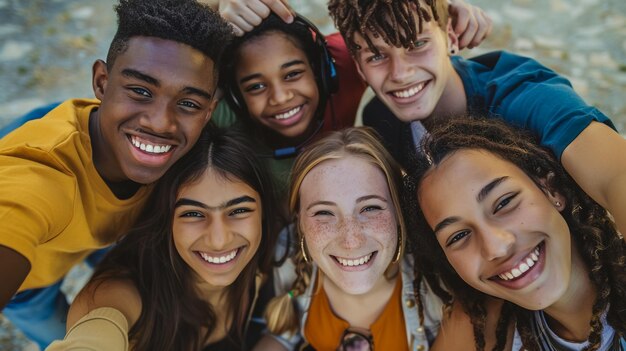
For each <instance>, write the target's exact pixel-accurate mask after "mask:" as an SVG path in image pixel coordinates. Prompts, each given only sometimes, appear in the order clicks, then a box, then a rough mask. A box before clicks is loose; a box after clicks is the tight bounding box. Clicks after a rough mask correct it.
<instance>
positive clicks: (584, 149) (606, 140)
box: [561, 122, 626, 240]
mask: <svg viewBox="0 0 626 351" xmlns="http://www.w3.org/2000/svg"><path fill="white" fill-rule="evenodd" d="M561 163H562V164H563V167H565V169H566V170H567V172H568V173H569V174H570V175H571V176H572V178H574V180H575V181H576V183H578V185H580V187H581V188H582V189H583V190H584V191H585V192H586V193H587V194H589V196H591V197H592V198H593V199H594V200H596V201H597V202H598V203H599V204H600V205H602V207H604V208H606V209H607V210H608V211H609V212H610V213H611V214H612V215H613V217H614V219H615V223H616V224H617V229H618V230H619V231H620V233H622V235H623V234H624V233H626V139H624V138H623V137H622V136H620V135H619V134H618V133H616V132H615V131H614V130H613V129H611V128H610V127H608V126H607V125H605V124H603V123H599V122H592V123H591V124H589V126H587V128H585V129H584V130H583V131H582V133H580V134H579V135H578V137H576V139H574V141H572V142H571V143H570V144H569V146H567V148H565V150H564V151H563V155H562V156H561ZM625 240H626V239H625Z"/></svg>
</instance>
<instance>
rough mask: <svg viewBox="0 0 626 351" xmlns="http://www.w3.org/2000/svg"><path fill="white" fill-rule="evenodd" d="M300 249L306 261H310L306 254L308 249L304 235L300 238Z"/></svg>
mask: <svg viewBox="0 0 626 351" xmlns="http://www.w3.org/2000/svg"><path fill="white" fill-rule="evenodd" d="M300 250H302V258H304V262H306V263H309V258H308V257H307V256H306V251H305V250H304V235H303V236H302V237H301V238H300Z"/></svg>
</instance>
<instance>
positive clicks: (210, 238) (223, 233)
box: [204, 219, 232, 252]
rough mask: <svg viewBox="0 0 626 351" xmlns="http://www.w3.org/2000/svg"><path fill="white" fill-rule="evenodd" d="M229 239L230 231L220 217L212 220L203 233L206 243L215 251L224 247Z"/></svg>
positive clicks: (230, 236) (230, 237)
mask: <svg viewBox="0 0 626 351" xmlns="http://www.w3.org/2000/svg"><path fill="white" fill-rule="evenodd" d="M231 239H232V232H231V230H230V228H229V227H228V226H227V225H226V223H224V221H223V220H222V219H215V220H212V221H211V223H209V225H208V227H207V230H206V231H205V234H204V240H205V242H206V243H207V245H208V246H209V247H210V248H211V249H212V250H215V251H217V252H219V251H222V250H224V249H226V248H227V247H228V244H229V243H230V242H231Z"/></svg>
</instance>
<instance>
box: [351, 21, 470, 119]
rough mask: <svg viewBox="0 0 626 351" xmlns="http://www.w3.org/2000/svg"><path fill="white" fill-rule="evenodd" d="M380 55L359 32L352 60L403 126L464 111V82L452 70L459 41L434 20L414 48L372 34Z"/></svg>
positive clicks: (424, 25) (421, 34)
mask: <svg viewBox="0 0 626 351" xmlns="http://www.w3.org/2000/svg"><path fill="white" fill-rule="evenodd" d="M369 37H370V38H371V39H372V42H373V44H374V46H375V47H376V48H377V49H378V51H379V53H378V54H376V53H374V52H373V51H372V50H371V49H370V48H369V47H368V45H367V42H366V41H365V39H364V38H363V36H361V35H360V34H359V33H355V37H354V41H355V43H356V44H357V45H358V47H359V48H358V50H357V52H356V55H355V57H354V59H355V61H356V64H357V68H358V71H359V73H360V75H361V77H362V78H363V79H364V80H365V81H366V82H367V84H368V85H369V86H370V87H371V88H372V89H373V90H374V92H375V93H376V96H377V97H378V98H379V99H380V100H381V101H382V102H383V103H384V104H385V105H386V106H387V107H388V108H389V109H390V110H391V111H392V112H393V113H394V115H395V116H396V117H397V118H398V119H400V120H402V121H404V122H410V121H415V120H423V119H426V118H428V117H429V116H431V115H432V114H433V112H435V113H441V114H450V113H459V112H463V111H457V109H464V108H465V93H464V90H463V83H462V81H461V80H460V78H459V77H458V75H457V74H456V71H455V70H454V68H453V67H452V64H451V62H450V59H449V57H448V52H449V50H450V49H451V48H456V47H457V38H456V35H455V34H454V31H453V30H452V27H451V24H448V28H447V32H445V31H443V30H442V29H441V28H440V27H439V26H438V24H437V22H435V21H429V22H424V24H423V30H422V32H421V33H420V34H419V35H418V38H417V40H416V42H415V47H414V48H403V47H399V48H398V47H395V46H392V45H389V44H387V43H385V41H384V40H383V39H382V38H380V37H378V38H377V37H375V36H374V35H369Z"/></svg>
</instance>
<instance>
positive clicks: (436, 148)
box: [405, 117, 626, 350]
mask: <svg viewBox="0 0 626 351" xmlns="http://www.w3.org/2000/svg"><path fill="white" fill-rule="evenodd" d="M422 146H423V150H424V153H423V154H421V155H417V156H416V159H414V160H412V162H410V164H411V169H409V170H408V173H409V176H408V177H407V179H406V191H405V194H406V195H407V197H406V199H405V200H406V203H405V206H407V207H409V208H411V211H413V213H414V214H415V215H414V216H411V217H412V218H411V219H410V225H411V228H413V229H414V230H415V233H417V235H416V237H415V238H414V239H415V245H416V247H417V249H418V250H417V251H416V252H415V260H416V262H417V264H416V267H417V266H418V267H419V268H420V270H421V271H422V272H423V276H424V278H425V279H426V280H427V281H428V283H429V284H430V285H431V287H433V290H434V291H435V292H436V294H437V295H438V296H439V297H441V298H442V299H443V301H444V302H445V303H447V304H449V305H450V304H451V303H452V302H453V300H457V301H459V302H460V303H461V305H462V306H463V307H464V309H465V311H466V312H467V313H468V314H469V316H470V319H471V321H472V324H473V326H474V337H475V343H476V349H478V350H483V349H484V347H485V339H484V325H485V318H486V310H485V304H484V299H485V296H486V295H485V294H483V293H482V292H480V291H478V290H476V289H474V288H472V287H470V286H469V285H468V284H466V283H465V282H464V281H463V280H462V279H461V278H460V277H459V275H458V274H457V273H456V272H455V270H454V268H453V267H452V266H451V265H450V263H449V262H448V260H447V259H446V256H445V254H444V252H443V249H442V248H441V247H440V245H439V243H438V242H437V240H436V237H435V234H434V233H433V231H432V229H431V228H430V226H429V225H428V223H427V222H426V220H425V218H424V215H423V213H422V211H421V210H420V208H419V205H418V204H419V199H418V191H419V187H420V183H421V181H422V180H423V178H424V176H425V175H426V174H427V173H428V172H429V171H430V170H431V169H433V168H435V167H437V166H438V165H439V164H440V163H441V161H442V160H443V159H445V158H446V157H447V156H449V155H450V154H452V153H454V152H456V151H458V150H464V149H479V150H485V151H488V152H490V153H492V154H494V155H496V156H497V157H499V158H501V159H503V160H506V161H508V162H511V163H513V164H514V165H516V166H517V167H519V168H520V169H521V170H522V171H524V173H526V174H527V175H528V176H529V177H530V178H531V179H532V180H533V181H534V182H535V184H537V186H538V187H539V188H541V189H542V190H544V191H556V192H558V193H559V194H561V195H563V196H564V197H565V199H566V201H565V208H564V210H563V211H562V212H561V214H562V216H563V218H564V219H565V221H566V222H567V224H568V226H569V229H570V232H571V235H572V242H573V245H576V248H577V249H578V251H579V252H580V254H581V257H582V258H583V260H584V262H585V264H586V265H587V267H589V269H590V270H589V277H590V279H591V282H592V284H593V287H594V288H595V289H596V291H597V298H596V300H595V302H594V304H593V316H592V318H591V321H590V327H591V329H590V330H591V333H590V335H589V343H590V345H589V346H588V347H587V348H586V349H585V350H595V349H597V348H598V346H599V343H600V337H601V335H602V329H603V327H602V322H601V317H602V314H603V313H604V312H605V311H607V322H608V324H609V325H611V326H612V327H613V328H614V329H615V331H616V333H617V335H618V336H623V335H624V333H625V332H626V312H624V311H626V293H625V291H626V290H625V288H626V271H625V270H624V266H625V261H626V258H625V246H626V245H625V244H624V240H623V239H622V237H621V235H620V234H619V233H618V232H617V230H616V228H615V224H614V222H613V221H612V219H611V218H610V216H609V214H608V213H607V211H606V210H605V209H604V208H602V207H601V206H600V205H598V204H597V203H596V202H595V201H593V200H592V199H591V198H590V197H589V196H588V195H587V194H585V193H584V192H583V191H582V189H581V188H580V187H579V186H578V185H577V184H576V183H575V182H574V181H573V180H572V178H571V177H570V176H569V175H568V174H567V173H566V172H565V170H564V169H563V167H562V166H561V164H560V163H559V162H558V161H557V160H556V159H555V157H554V156H553V154H552V153H551V152H550V151H549V150H547V149H544V148H543V147H541V146H539V145H538V144H537V142H536V138H535V137H534V136H533V135H530V134H529V133H528V132H526V131H522V130H519V129H514V128H513V127H511V126H508V125H506V124H505V123H504V122H503V121H500V120H497V119H483V118H472V117H462V118H453V119H451V120H448V121H445V122H443V121H442V124H441V125H439V126H437V127H435V128H434V130H432V131H431V134H430V136H428V137H427V139H425V141H424V142H423V144H422ZM541 180H547V184H545V186H544V185H542V183H541ZM444 287H445V289H447V291H446V290H445V289H444ZM448 291H449V292H450V293H448ZM531 316H532V315H531V312H530V311H528V310H525V309H523V308H521V307H519V306H516V305H513V304H511V303H508V302H505V305H504V307H503V310H502V312H501V318H500V323H499V325H498V327H497V331H496V333H497V338H496V339H497V344H496V346H495V348H494V349H495V350H502V349H503V348H504V345H505V344H506V335H507V333H506V327H507V325H508V324H509V322H511V321H513V320H514V321H516V323H517V330H518V331H519V333H520V335H521V338H522V342H523V344H524V348H525V349H528V350H540V347H539V345H538V344H537V341H536V340H537V339H536V338H535V337H534V336H533V333H532V330H531V324H530V322H531Z"/></svg>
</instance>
